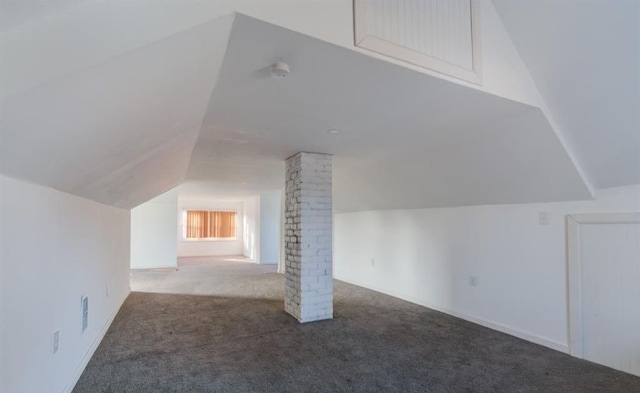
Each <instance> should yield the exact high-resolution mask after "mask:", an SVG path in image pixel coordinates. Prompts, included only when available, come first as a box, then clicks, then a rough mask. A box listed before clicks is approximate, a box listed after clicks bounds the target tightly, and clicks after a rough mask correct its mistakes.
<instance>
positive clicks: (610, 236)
mask: <svg viewBox="0 0 640 393" xmlns="http://www.w3.org/2000/svg"><path fill="white" fill-rule="evenodd" d="M578 230H579V245H578V249H579V256H580V257H579V263H580V266H579V276H580V281H581V282H580V289H581V290H580V292H581V293H580V300H579V301H580V303H581V304H580V308H581V314H582V315H581V317H582V318H581V319H582V352H583V357H584V358H585V359H587V360H590V361H592V362H595V363H600V364H603V365H605V366H609V367H611V368H614V369H617V370H621V371H625V372H628V373H631V374H635V375H638V376H640V223H637V222H626V223H619V222H618V223H607V222H604V223H589V222H584V223H582V224H581V225H579V229H578Z"/></svg>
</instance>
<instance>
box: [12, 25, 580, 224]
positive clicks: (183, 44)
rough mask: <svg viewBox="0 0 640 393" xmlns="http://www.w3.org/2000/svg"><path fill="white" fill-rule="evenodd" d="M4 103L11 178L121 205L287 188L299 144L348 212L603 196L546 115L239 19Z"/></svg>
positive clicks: (128, 55)
mask: <svg viewBox="0 0 640 393" xmlns="http://www.w3.org/2000/svg"><path fill="white" fill-rule="evenodd" d="M232 22H233V25H231V23H232ZM277 60H283V61H286V62H288V63H289V64H290V65H291V67H292V75H291V76H290V77H289V78H287V79H280V80H278V79H274V78H272V77H271V76H270V73H269V65H270V64H272V63H273V62H274V61H277ZM214 86H215V87H214ZM2 105H3V111H4V114H3V118H2V146H1V147H0V154H1V157H0V164H1V169H2V172H3V173H5V174H7V175H9V176H14V177H17V178H23V179H27V180H29V181H33V182H36V183H39V184H43V185H47V186H50V187H53V188H57V189H60V190H63V191H66V192H69V193H72V194H76V195H80V196H84V197H86V198H90V199H93V200H97V201H99V202H102V203H105V204H109V205H115V206H120V207H123V208H131V207H134V206H136V205H138V204H140V203H142V202H144V201H146V200H149V199H151V198H152V197H155V196H157V195H159V194H161V193H162V192H164V191H166V190H168V189H170V188H172V187H174V186H176V185H177V184H179V183H181V182H183V181H185V180H187V181H188V182H189V183H190V184H196V185H198V187H196V188H197V189H207V190H209V191H211V192H224V193H226V194H232V193H235V194H238V193H241V192H244V191H246V192H249V191H251V192H255V193H258V192H264V191H267V190H272V189H278V188H280V187H282V186H283V179H284V163H283V160H284V159H285V158H286V157H288V156H290V155H291V154H294V153H296V152H298V151H312V152H319V153H327V154H333V155H334V179H335V182H334V206H335V209H336V211H337V212H344V211H354V210H365V209H392V208H417V207H442V206H459V205H472V204H485V203H505V202H509V203H516V202H541V201H555V200H571V199H585V198H589V197H590V196H591V195H590V192H589V190H588V189H587V187H586V185H585V184H584V182H583V181H582V179H581V177H580V175H579V174H578V172H577V171H576V169H575V167H574V166H573V164H572V163H571V160H570V159H569V157H568V155H567V153H566V152H565V150H564V149H563V147H562V145H561V144H560V142H559V141H558V138H557V137H556V135H555V134H554V131H553V129H552V127H551V126H550V125H549V122H548V121H547V119H546V118H545V116H544V115H543V114H542V113H541V111H540V110H539V109H537V108H534V107H531V106H528V105H524V104H521V103H518V102H514V101H510V100H508V99H504V98H500V97H497V96H494V95H491V94H488V93H484V92H482V91H478V90H475V89H469V88H467V87H464V86H461V85H458V84H456V83H452V82H448V81H445V80H442V79H439V78H437V77H432V76H429V75H425V74H422V73H419V72H415V71H412V70H409V69H406V68H404V67H399V66H397V65H393V64H390V63H387V62H385V61H383V60H379V59H374V58H372V57H369V56H367V55H364V54H361V53H358V52H355V51H352V50H349V49H346V48H343V47H339V46H336V45H332V44H329V43H326V42H323V41H320V40H318V39H314V38H311V37H309V36H305V35H303V34H300V33H296V32H293V31H290V30H287V29H284V28H281V27H278V26H275V25H272V24H268V23H265V22H261V21H259V20H256V19H253V18H250V17H246V16H243V15H236V16H235V18H234V17H232V16H229V17H225V18H220V19H217V20H214V21H212V22H209V23H206V24H204V25H200V26H198V27H195V28H192V29H189V30H187V31H183V32H181V33H179V34H175V35H171V36H170V37H168V38H163V39H161V40H159V41H156V42H154V43H152V44H149V45H145V46H142V47H140V48H138V49H135V50H133V51H129V52H127V53H126V54H124V55H120V56H117V57H113V58H111V59H109V60H108V61H104V62H101V63H99V64H97V65H95V66H93V67H90V68H86V69H83V70H81V71H79V72H75V73H74V74H73V75H69V76H65V77H61V78H57V79H55V80H53V81H50V82H48V83H46V84H43V85H39V86H37V87H34V88H32V89H30V90H27V91H24V92H21V93H19V94H14V95H11V96H9V97H8V98H6V99H5V100H4V101H3V102H2ZM331 128H337V129H340V130H341V131H342V132H341V133H339V134H337V135H329V134H328V133H327V132H326V131H327V130H329V129H331Z"/></svg>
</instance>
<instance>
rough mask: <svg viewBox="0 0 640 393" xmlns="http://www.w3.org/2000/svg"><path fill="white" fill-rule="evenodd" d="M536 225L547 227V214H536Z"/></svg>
mask: <svg viewBox="0 0 640 393" xmlns="http://www.w3.org/2000/svg"><path fill="white" fill-rule="evenodd" d="M538 224H539V225H549V212H538Z"/></svg>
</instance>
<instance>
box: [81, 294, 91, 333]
mask: <svg viewBox="0 0 640 393" xmlns="http://www.w3.org/2000/svg"><path fill="white" fill-rule="evenodd" d="M80 307H81V308H82V333H84V331H85V330H87V327H89V298H88V297H87V296H82V297H81V298H80Z"/></svg>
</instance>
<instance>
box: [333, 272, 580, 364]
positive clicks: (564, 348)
mask: <svg viewBox="0 0 640 393" xmlns="http://www.w3.org/2000/svg"><path fill="white" fill-rule="evenodd" d="M334 278H335V279H336V280H339V281H343V282H345V283H347V284H352V285H356V286H359V287H363V288H366V289H370V290H372V291H376V292H380V293H384V294H385V295H389V296H393V297H395V298H398V299H402V300H406V301H408V302H411V303H414V304H417V305H419V306H423V307H427V308H430V309H432V310H436V311H440V312H443V313H445V314H449V315H451V316H454V317H456V318H460V319H464V320H465V321H469V322H473V323H475V324H477V325H480V326H484V327H487V328H489V329H493V330H497V331H499V332H502V333H505V334H508V335H510V336H514V337H517V338H521V339H523V340H526V341H529V342H532V343H534V344H539V345H542V346H545V347H547V348H550V349H553V350H556V351H559V352H563V353H567V354H568V353H569V346H568V345H567V344H565V343H561V342H558V341H554V340H550V339H548V338H545V337H541V336H539V335H536V334H533V333H530V332H526V331H523V330H520V329H514V328H512V327H510V326H506V325H503V324H501V323H498V322H493V321H489V320H486V319H483V318H479V317H474V316H472V315H468V314H463V313H460V312H457V311H453V310H449V309H446V308H443V307H439V306H436V305H433V304H429V303H428V302H425V301H424V300H422V299H418V298H416V297H413V296H409V295H404V294H401V293H397V292H394V291H388V290H386V289H383V288H379V287H375V286H371V285H367V284H364V283H360V282H355V281H352V280H345V279H342V278H340V277H335V276H334Z"/></svg>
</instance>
